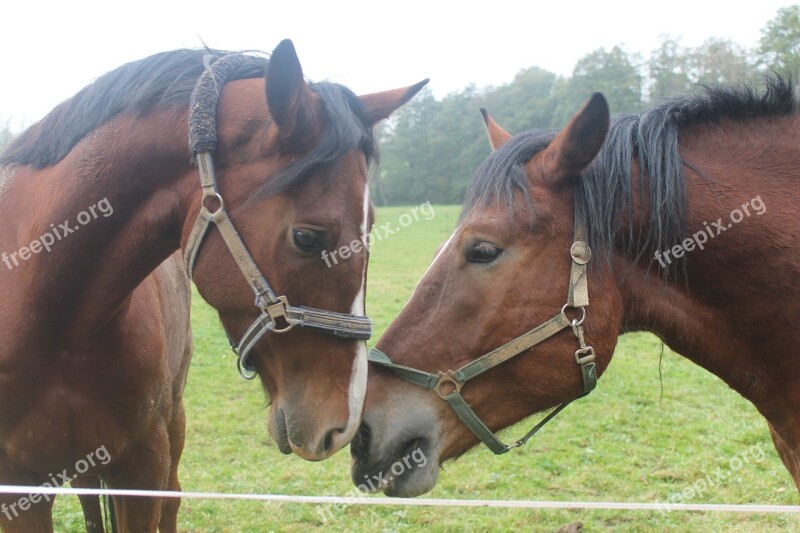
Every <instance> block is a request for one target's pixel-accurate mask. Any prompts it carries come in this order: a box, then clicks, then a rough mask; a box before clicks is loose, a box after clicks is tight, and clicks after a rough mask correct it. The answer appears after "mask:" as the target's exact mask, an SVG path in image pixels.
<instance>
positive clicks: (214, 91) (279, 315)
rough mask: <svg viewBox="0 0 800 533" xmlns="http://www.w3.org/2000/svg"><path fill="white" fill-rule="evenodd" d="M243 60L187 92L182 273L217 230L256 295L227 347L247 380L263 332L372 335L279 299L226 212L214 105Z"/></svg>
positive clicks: (357, 322)
mask: <svg viewBox="0 0 800 533" xmlns="http://www.w3.org/2000/svg"><path fill="white" fill-rule="evenodd" d="M243 57H244V58H246V57H247V56H244V55H242V54H231V55H228V56H224V57H222V58H221V59H218V60H217V61H216V62H214V63H213V64H211V65H207V68H206V71H205V72H204V73H203V75H201V76H200V78H199V79H198V81H197V84H196V85H195V89H194V91H193V92H192V99H191V109H190V113H189V130H190V133H189V139H190V147H191V149H192V153H193V155H194V158H195V161H196V162H197V167H198V171H199V174H200V186H201V187H202V190H203V197H202V200H201V205H200V211H199V213H198V215H197V219H196V220H195V223H194V226H192V229H191V231H190V233H189V239H188V241H187V243H186V247H185V249H184V268H185V269H186V273H187V274H188V275H189V278H191V277H192V272H193V270H194V265H195V262H196V261H197V257H198V255H199V254H200V249H201V247H202V243H203V240H204V238H205V236H206V235H207V234H208V232H209V231H210V229H211V226H212V225H213V226H216V228H217V229H218V230H219V233H220V235H221V236H222V239H223V240H224V242H225V245H226V246H227V248H228V250H229V251H230V253H231V255H232V256H233V259H234V261H236V264H237V265H238V266H239V270H240V271H241V272H242V274H243V275H244V277H245V279H246V280H247V283H248V285H250V288H251V289H252V290H253V293H254V294H255V306H256V307H257V308H258V309H259V310H260V311H261V314H260V315H259V316H258V317H257V318H256V319H255V320H254V321H253V323H252V324H251V326H250V327H249V328H248V329H247V331H246V332H245V334H244V335H243V336H242V339H241V340H240V341H239V342H238V343H237V344H236V345H234V344H233V342H231V348H232V349H233V350H234V352H236V354H237V355H238V356H239V360H238V367H239V373H240V374H241V376H242V377H243V378H245V379H248V380H250V379H254V378H255V377H256V372H255V369H254V367H253V365H252V362H251V361H250V359H249V358H248V355H249V353H250V351H251V350H252V349H253V348H254V347H255V345H256V344H257V343H258V341H259V340H260V339H261V338H262V337H263V336H264V335H265V334H266V333H268V332H274V333H285V332H287V331H289V330H290V329H292V328H293V327H294V326H300V327H307V328H312V329H315V330H317V331H320V332H322V333H326V334H329V335H333V336H336V337H342V338H348V339H361V340H366V339H369V338H370V337H371V336H372V321H371V320H370V319H369V318H367V317H365V316H357V315H351V314H349V313H339V312H335V311H326V310H323V309H315V308H311V307H295V306H292V305H289V301H288V299H287V298H286V296H278V295H277V294H276V293H275V291H274V290H273V289H272V287H270V285H269V283H268V282H267V279H266V278H265V277H264V275H263V274H262V273H261V270H260V269H259V268H258V265H257V264H256V262H255V260H254V259H253V256H252V255H250V252H249V251H248V250H247V247H246V246H245V244H244V241H242V238H241V236H240V235H239V233H238V232H237V231H236V227H235V226H234V225H233V221H232V220H231V218H230V216H229V215H228V212H227V210H226V209H225V202H224V200H223V198H222V195H221V194H220V192H219V189H218V187H217V178H216V175H215V173H214V163H213V160H212V157H211V153H212V152H213V150H214V149H215V148H216V142H217V137H216V118H215V113H216V104H217V102H218V99H219V93H220V88H221V86H222V84H224V83H225V80H226V79H227V78H228V77H229V76H230V75H231V73H232V72H233V71H235V69H236V68H238V66H240V65H241V64H242V62H243V61H244V60H243V59H242V58H243ZM212 209H213V210H212Z"/></svg>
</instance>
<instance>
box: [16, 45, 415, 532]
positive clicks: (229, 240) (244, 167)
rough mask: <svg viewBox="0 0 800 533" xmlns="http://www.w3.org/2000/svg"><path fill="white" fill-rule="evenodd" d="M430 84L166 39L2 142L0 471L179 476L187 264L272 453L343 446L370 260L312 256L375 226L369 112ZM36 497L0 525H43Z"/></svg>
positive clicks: (132, 512) (135, 527) (123, 513)
mask: <svg viewBox="0 0 800 533" xmlns="http://www.w3.org/2000/svg"><path fill="white" fill-rule="evenodd" d="M424 83H425V82H421V83H419V84H416V85H414V86H411V87H408V88H404V89H396V90H392V91H387V92H383V93H375V94H371V95H366V96H362V97H357V96H356V95H355V94H353V93H352V92H351V91H350V90H348V89H347V88H345V87H343V86H340V85H337V84H333V83H316V84H308V83H306V81H305V80H304V78H303V73H302V69H301V67H300V63H299V61H298V59H297V55H296V53H295V50H294V47H293V45H292V43H291V42H290V41H283V42H282V43H281V44H279V45H278V47H277V48H276V49H275V51H274V52H273V54H272V56H271V57H270V59H269V60H267V59H266V58H265V57H261V56H256V55H251V54H242V53H224V52H219V51H214V50H178V51H173V52H165V53H161V54H157V55H154V56H151V57H149V58H146V59H143V60H141V61H137V62H133V63H130V64H127V65H124V66H122V67H120V68H118V69H116V70H114V71H112V72H110V73H108V74H106V75H104V76H101V77H100V78H98V79H97V80H96V81H95V82H94V83H93V84H91V85H89V86H88V87H86V88H85V89H84V90H82V91H81V92H79V93H78V94H77V95H75V96H74V97H72V98H70V99H69V100H67V101H65V102H64V103H62V104H61V105H59V106H58V107H56V108H55V109H54V110H53V111H52V112H51V113H50V114H49V115H47V116H46V117H45V118H44V119H43V120H42V121H41V122H39V123H38V124H36V125H34V126H33V127H31V128H30V129H28V130H27V131H26V132H25V133H23V134H22V135H21V136H20V137H19V138H17V139H16V140H15V141H14V142H13V144H12V145H11V146H10V147H9V148H8V149H7V150H6V151H5V152H4V153H3V154H2V157H0V206H1V207H2V209H3V218H2V220H0V251H2V252H3V255H2V257H3V261H4V263H5V264H4V265H0V272H2V274H0V291H1V292H2V294H3V296H4V298H5V299H4V302H3V306H2V308H0V406H1V407H0V484H3V485H42V484H61V483H63V482H65V481H67V480H69V479H71V478H76V476H77V478H76V479H75V484H77V485H79V486H96V485H97V484H98V480H99V479H102V480H103V481H104V482H105V483H106V484H107V485H108V487H110V488H118V489H133V488H136V489H152V490H160V489H170V490H179V489H180V484H179V483H178V477H177V468H178V461H179V459H180V455H181V451H182V448H183V444H184V425H185V424H184V420H185V418H184V410H183V403H182V395H183V388H184V384H185V382H186V374H187V369H188V366H189V362H190V358H191V337H190V330H189V300H190V291H189V278H188V276H187V273H188V275H189V276H192V277H193V279H194V281H195V283H196V285H197V288H198V290H199V292H200V294H201V295H202V296H203V298H204V299H205V300H206V301H207V302H208V303H209V304H211V305H212V306H213V307H214V308H216V309H217V311H218V312H219V316H220V319H221V322H222V325H223V327H224V328H225V331H226V333H227V334H228V335H229V337H230V338H231V339H233V340H234V341H235V342H236V343H237V344H236V346H235V350H236V351H237V353H238V356H239V365H240V371H241V372H242V374H243V375H245V376H247V377H255V375H256V374H257V375H258V377H259V378H260V379H261V382H262V384H263V386H264V388H265V389H266V391H267V394H268V395H269V398H270V401H271V410H270V417H269V430H270V432H271V434H272V435H273V437H274V438H275V440H276V441H277V443H278V446H279V447H280V449H281V451H282V452H284V453H292V452H294V453H297V454H298V455H300V456H301V457H303V458H305V459H309V460H321V459H324V458H326V457H328V456H330V455H331V454H333V453H334V452H336V451H337V450H339V449H340V448H342V447H343V446H344V445H346V444H347V443H348V442H349V441H350V439H351V437H352V436H353V435H354V434H355V432H356V431H357V429H358V426H359V423H360V420H361V410H362V407H363V400H364V393H365V389H366V370H367V360H366V344H365V339H366V338H368V337H369V335H370V331H371V324H370V322H369V320H368V319H367V318H366V317H365V316H364V296H365V290H366V269H367V259H368V257H367V250H363V251H362V252H361V253H358V254H353V256H352V258H351V259H350V260H349V261H347V262H345V263H343V264H341V265H337V268H326V267H325V265H324V263H323V262H322V261H321V260H320V259H319V256H320V251H321V250H325V249H328V250H329V249H333V248H336V247H338V246H339V245H340V244H342V243H349V242H351V241H353V240H354V239H358V238H361V236H362V235H364V234H365V233H366V232H368V231H369V229H370V227H371V225H372V222H373V211H372V207H371V203H370V199H369V194H368V186H367V167H368V165H369V163H370V162H371V161H372V159H373V158H374V156H375V145H374V140H373V136H372V131H371V128H372V125H373V124H374V123H376V122H377V121H379V120H382V119H384V118H386V117H387V116H388V115H389V114H390V113H391V112H393V111H394V110H395V109H397V108H398V107H399V106H400V105H402V104H403V103H405V102H406V101H407V100H408V99H409V98H411V97H412V96H413V95H414V94H415V93H416V92H417V91H418V90H419V89H420V88H421V87H422V85H424ZM187 140H188V141H187ZM189 141H190V142H191V144H189ZM212 155H213V157H212ZM192 161H195V162H196V165H193V164H192ZM62 221H63V223H62ZM76 221H77V223H76ZM234 224H235V225H234ZM243 274H244V275H243ZM254 297H255V304H254ZM307 306H309V307H307ZM310 306H313V307H310ZM278 333H280V334H278ZM99 450H102V453H99ZM100 456H102V457H100ZM98 457H99V459H100V460H98ZM59 472H60V473H63V476H57V475H56V474H57V473H59ZM83 501H84V503H85V504H88V505H85V507H84V511H85V514H86V518H87V526H88V528H89V529H90V530H95V531H102V528H103V526H102V524H101V523H100V518H99V517H98V516H97V514H98V511H97V506H96V505H92V500H91V499H84V500H83ZM94 501H95V502H96V499H94ZM178 505H179V501H178V500H165V501H164V502H163V503H162V502H160V501H159V500H158V499H154V498H119V499H116V498H115V508H116V515H117V523H118V525H119V529H120V531H136V532H139V531H154V530H155V529H156V528H157V527H158V528H159V529H160V530H161V531H175V530H176V528H177V525H176V517H177V511H178ZM51 508H52V498H44V497H35V496H34V497H30V496H28V495H26V494H20V495H3V496H0V528H2V529H3V531H7V532H17V531H20V532H23V531H24V532H47V531H52V529H53V524H52V517H51Z"/></svg>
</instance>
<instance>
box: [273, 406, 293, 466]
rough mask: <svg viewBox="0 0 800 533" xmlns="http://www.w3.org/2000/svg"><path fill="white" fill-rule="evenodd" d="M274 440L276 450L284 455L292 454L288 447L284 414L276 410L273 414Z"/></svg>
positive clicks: (280, 410)
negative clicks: (276, 446) (276, 444)
mask: <svg viewBox="0 0 800 533" xmlns="http://www.w3.org/2000/svg"><path fill="white" fill-rule="evenodd" d="M275 433H276V434H275V440H276V441H277V443H278V449H279V450H280V451H281V453H282V454H284V455H290V454H291V453H292V447H291V446H290V445H289V431H288V429H287V426H286V414H284V412H283V409H278V410H277V412H276V413H275Z"/></svg>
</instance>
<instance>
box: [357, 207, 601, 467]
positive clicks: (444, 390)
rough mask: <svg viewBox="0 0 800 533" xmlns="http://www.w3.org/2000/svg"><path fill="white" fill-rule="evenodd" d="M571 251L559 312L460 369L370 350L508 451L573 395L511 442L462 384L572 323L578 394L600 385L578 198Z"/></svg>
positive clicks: (494, 445)
mask: <svg viewBox="0 0 800 533" xmlns="http://www.w3.org/2000/svg"><path fill="white" fill-rule="evenodd" d="M570 256H571V258H572V265H571V268H570V281H569V292H568V294H567V303H566V304H565V305H564V307H562V308H561V312H560V313H558V314H557V315H556V316H554V317H553V318H551V319H550V320H548V321H546V322H544V323H543V324H540V325H539V326H537V327H535V328H533V329H532V330H530V331H528V332H527V333H524V334H522V335H520V336H519V337H517V338H515V339H513V340H511V341H510V342H508V343H506V344H504V345H502V346H500V347H499V348H495V349H494V350H492V351H490V352H489V353H487V354H484V355H482V356H481V357H479V358H477V359H475V360H474V361H471V362H469V363H467V364H466V365H464V366H462V367H461V368H459V369H458V370H448V371H447V372H439V373H437V374H432V373H429V372H425V371H423V370H418V369H416V368H410V367H407V366H403V365H398V364H395V363H393V362H392V360H391V358H390V357H389V356H388V355H386V354H385V353H383V352H382V351H380V350H378V349H376V348H373V349H372V350H370V351H369V354H368V359H369V361H371V362H373V363H376V364H378V365H381V366H384V367H386V368H389V369H391V370H392V371H393V372H394V373H396V374H397V375H398V376H400V377H401V378H403V379H405V380H407V381H410V382H412V383H415V384H417V385H420V386H421V387H424V388H426V389H429V390H432V391H434V392H435V393H436V394H437V395H438V396H439V397H440V398H442V399H443V400H445V401H447V403H449V404H450V406H451V407H452V408H453V410H454V411H455V412H456V414H457V415H458V417H459V419H461V421H462V422H464V424H466V425H467V426H468V427H469V428H470V429H471V430H472V432H473V433H475V435H476V436H477V437H478V438H479V439H480V440H481V442H483V443H484V444H485V445H486V446H487V447H488V448H489V449H490V450H492V451H493V452H494V453H495V454H497V455H500V454H504V453H506V452H508V451H509V450H511V449H513V448H518V447H520V446H522V445H524V444H525V443H526V442H527V441H528V439H530V438H531V437H533V435H535V434H536V433H537V432H538V431H539V430H540V429H541V428H542V427H543V426H544V425H545V424H546V423H547V422H549V421H550V420H552V419H553V418H554V417H555V416H556V415H557V414H558V413H560V412H561V411H562V410H563V409H564V408H565V407H566V406H567V405H569V404H570V403H571V402H572V401H574V400H569V401H567V402H564V403H562V404H560V405H559V406H557V407H556V408H555V409H554V410H553V411H552V412H551V413H550V414H548V415H547V416H546V417H545V418H544V419H543V420H542V421H541V422H539V423H538V424H536V425H535V426H534V427H533V428H532V429H531V430H530V431H529V432H528V433H526V434H525V435H524V436H523V437H522V438H520V439H518V440H517V441H515V442H513V443H512V444H508V445H507V444H504V443H503V442H502V441H501V440H500V439H499V438H498V437H497V435H496V434H495V433H494V432H492V430H490V429H489V428H488V427H487V426H486V424H485V423H484V422H483V421H482V420H481V419H480V418H479V417H478V415H477V414H475V411H473V409H472V407H470V405H469V404H468V403H467V402H466V400H464V397H463V396H462V395H461V388H462V387H463V386H464V384H465V383H466V382H467V381H469V380H471V379H473V378H475V377H477V376H479V375H481V374H483V373H484V372H486V371H487V370H490V369H492V368H494V367H496V366H498V365H500V364H502V363H504V362H506V361H508V360H510V359H512V358H513V357H516V356H517V355H520V354H522V353H524V352H526V351H528V350H529V349H531V348H533V347H534V346H536V345H537V344H540V343H542V342H544V341H545V340H547V339H549V338H550V337H552V336H553V335H555V334H557V333H559V332H561V331H562V330H564V329H567V328H572V331H573V333H574V335H575V337H576V340H577V341H578V345H579V347H578V350H576V351H575V361H576V363H577V364H578V365H579V366H580V370H581V378H582V382H583V391H582V393H581V394H580V395H579V396H578V397H577V398H580V397H582V396H585V395H587V394H589V393H590V392H591V391H592V390H594V388H595V387H596V386H597V371H596V366H595V362H594V359H595V355H594V349H593V348H592V347H591V346H588V345H587V344H586V342H585V339H584V336H583V322H584V320H585V319H586V307H588V305H589V287H588V283H587V277H586V270H587V265H588V263H589V261H590V260H591V250H590V249H589V246H588V244H587V242H586V227H585V223H584V221H583V217H582V214H581V213H580V211H579V210H578V208H577V204H576V208H575V227H574V242H573V244H572V247H571V248H570ZM570 308H573V309H580V311H581V317H580V319H570V318H569V317H568V316H567V314H566V313H567V309H570ZM577 398H575V399H577Z"/></svg>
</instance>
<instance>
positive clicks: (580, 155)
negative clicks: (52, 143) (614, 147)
mask: <svg viewBox="0 0 800 533" xmlns="http://www.w3.org/2000/svg"><path fill="white" fill-rule="evenodd" d="M609 122H610V118H609V113H608V103H607V102H606V99H605V97H603V95H602V94H600V93H594V94H593V95H592V97H591V98H589V100H588V101H587V102H586V104H585V105H584V106H583V109H581V110H580V111H579V112H578V113H577V114H576V115H575V116H574V117H572V120H571V121H570V122H569V124H568V125H567V127H566V128H564V129H563V130H561V132H560V133H559V134H558V135H556V137H555V138H554V139H553V141H552V142H551V143H550V146H548V147H547V149H546V150H545V152H544V154H543V155H544V156H545V157H546V159H545V161H546V163H545V165H546V166H545V168H546V170H547V173H548V175H549V176H551V177H552V179H553V180H556V181H558V180H562V179H566V178H572V177H575V176H577V175H579V174H580V173H581V172H583V171H584V170H585V169H586V167H588V166H589V164H590V163H591V162H592V160H594V158H595V156H597V154H598V153H599V152H600V149H601V148H602V147H603V143H604V142H605V139H606V134H608V127H609Z"/></svg>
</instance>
